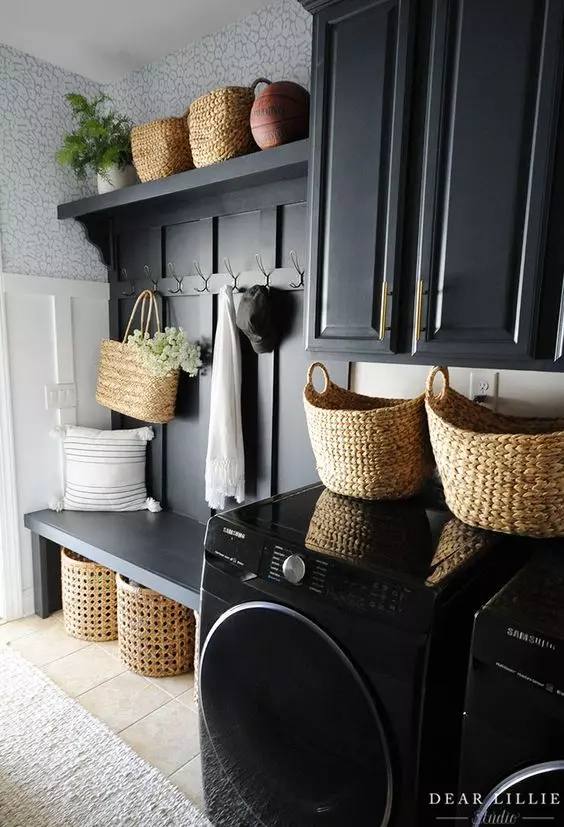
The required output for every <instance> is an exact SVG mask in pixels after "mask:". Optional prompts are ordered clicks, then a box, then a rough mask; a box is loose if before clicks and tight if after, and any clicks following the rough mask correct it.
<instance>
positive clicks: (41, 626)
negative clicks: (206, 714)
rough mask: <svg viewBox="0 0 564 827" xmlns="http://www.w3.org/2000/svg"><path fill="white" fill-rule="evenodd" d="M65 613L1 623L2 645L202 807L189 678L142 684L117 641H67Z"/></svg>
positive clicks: (191, 682) (197, 750)
mask: <svg viewBox="0 0 564 827" xmlns="http://www.w3.org/2000/svg"><path fill="white" fill-rule="evenodd" d="M62 621H63V617H62V612H57V613H56V614H54V615H52V616H51V617H49V618H47V619H46V620H42V619H41V618H39V617H36V616H32V617H26V618H24V619H23V620H15V621H13V622H12V623H4V624H2V625H0V645H2V644H5V645H7V646H9V647H11V648H13V649H16V650H17V651H18V652H20V654H21V655H22V656H23V657H24V658H26V659H27V660H29V661H31V662H32V663H34V664H35V665H36V666H39V667H40V668H41V669H42V670H43V672H45V674H46V675H48V676H49V677H50V678H51V680H52V681H54V682H55V683H56V684H58V685H59V686H60V687H61V689H63V690H64V691H65V692H66V693H67V694H68V695H70V696H71V697H73V698H76V700H77V701H78V702H79V703H80V704H82V706H84V707H85V708H86V709H87V710H88V711H89V712H90V713H91V714H92V715H94V717H95V718H98V719H99V720H100V721H103V722H104V723H105V724H107V726H109V727H110V728H111V729H112V730H113V731H114V732H116V733H118V734H119V736H120V738H123V740H124V741H125V742H126V743H128V744H129V745H130V746H131V747H132V748H133V749H134V750H135V751H136V752H137V753H138V754H139V755H140V756H141V757H142V758H144V759H145V760H146V761H148V762H149V764H152V765H153V766H154V767H157V769H159V770H160V771H161V772H162V773H163V774H164V775H166V776H168V777H169V778H170V780H171V781H172V782H173V783H174V784H176V786H177V787H178V788H179V789H180V790H182V792H183V793H184V794H185V795H186V796H187V797H188V798H189V799H190V800H191V801H192V802H193V803H194V804H195V805H196V806H197V807H200V808H203V801H202V780H201V765H200V755H199V751H200V746H199V740H198V716H197V714H196V709H195V707H194V703H193V694H192V693H193V686H194V678H193V675H192V674H189V675H181V676H179V677H177V678H143V677H141V676H140V675H136V674H135V673H134V672H131V671H130V670H129V669H127V668H126V667H125V666H124V665H123V664H122V663H121V661H120V660H119V657H118V648H117V642H115V641H113V642H111V643H87V642H86V641H82V640H76V639H75V638H72V637H70V636H69V635H67V633H66V632H65V630H64V627H63V622H62Z"/></svg>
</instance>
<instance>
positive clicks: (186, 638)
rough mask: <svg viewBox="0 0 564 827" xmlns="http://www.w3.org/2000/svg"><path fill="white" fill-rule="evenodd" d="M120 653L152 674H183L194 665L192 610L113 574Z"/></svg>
mask: <svg viewBox="0 0 564 827" xmlns="http://www.w3.org/2000/svg"><path fill="white" fill-rule="evenodd" d="M116 582H117V597H118V641H119V655H120V658H121V660H122V661H123V663H125V665H126V666H128V667H129V668H130V669H132V670H133V671H134V672H138V673H139V674H140V675H147V676H148V677H152V678H166V677H170V676H172V675H182V674H184V673H185V672H188V671H189V670H190V669H192V667H193V665H194V642H195V622H194V612H192V611H191V610H190V609H187V608H186V607H185V606H181V605H180V603H176V602H175V601H174V600H170V599H169V598H168V597H163V595H162V594H158V592H154V591H152V589H145V588H143V586H139V585H137V584H134V583H129V582H127V580H126V579H125V578H123V577H121V575H119V574H118V575H117V576H116Z"/></svg>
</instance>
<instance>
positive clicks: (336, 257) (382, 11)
mask: <svg viewBox="0 0 564 827" xmlns="http://www.w3.org/2000/svg"><path fill="white" fill-rule="evenodd" d="M302 2H303V4H304V5H305V6H306V8H309V9H310V10H311V11H313V13H314V44H313V52H314V59H313V77H312V112H313V121H312V158H311V168H310V181H309V187H310V230H311V235H310V269H309V273H310V277H309V286H308V294H309V309H308V322H307V330H308V334H307V346H308V348H309V349H310V350H317V351H325V352H328V353H343V354H346V355H347V357H348V358H352V359H359V360H363V359H368V360H371V359H372V360H381V361H395V362H398V361H403V362H419V363H421V362H423V363H431V362H446V363H449V362H450V363H451V364H466V365H469V366H472V365H479V366H483V367H486V366H488V365H491V366H492V367H503V366H508V367H512V366H513V367H520V368H527V367H530V368H533V369H534V368H541V369H547V368H550V367H551V366H554V368H555V369H562V368H563V367H564V365H562V364H561V363H564V359H562V358H561V356H562V351H563V350H564V333H563V329H564V310H562V311H560V312H558V309H559V307H560V303H561V287H562V272H563V271H564V249H563V245H562V244H559V241H558V239H559V238H560V236H561V235H562V234H563V232H564V231H562V230H561V227H562V219H563V217H564V216H563V213H564V209H563V207H564V181H563V180H559V179H562V178H563V177H564V176H556V175H555V174H554V172H555V164H556V167H557V166H558V163H559V162H558V157H557V156H558V151H559V150H558V147H559V143H560V142H561V136H560V135H559V132H560V128H559V126H558V121H559V116H560V105H561V98H562V67H563V52H564V47H563V27H564V0H409V1H408V0H380V1H378V0H339V1H338V2H329V0H302ZM555 225H558V227H556V226H555ZM551 239H552V241H551ZM556 306H557V307H556ZM562 306H563V307H564V303H563V305H562ZM555 308H556V309H555Z"/></svg>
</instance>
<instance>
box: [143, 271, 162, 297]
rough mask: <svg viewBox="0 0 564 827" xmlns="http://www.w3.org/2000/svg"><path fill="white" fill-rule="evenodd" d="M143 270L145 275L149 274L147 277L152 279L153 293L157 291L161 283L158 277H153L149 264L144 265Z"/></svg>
mask: <svg viewBox="0 0 564 827" xmlns="http://www.w3.org/2000/svg"><path fill="white" fill-rule="evenodd" d="M143 270H144V271H145V275H146V276H147V278H148V279H149V281H150V282H151V284H152V285H153V293H156V292H157V287H158V284H159V281H158V279H156V280H155V279H154V278H153V277H152V275H151V268H150V267H149V265H148V264H145V265H143Z"/></svg>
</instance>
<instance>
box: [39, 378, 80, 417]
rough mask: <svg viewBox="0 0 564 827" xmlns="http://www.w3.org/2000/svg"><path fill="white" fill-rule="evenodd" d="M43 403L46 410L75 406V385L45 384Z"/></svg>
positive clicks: (58, 409) (59, 409)
mask: <svg viewBox="0 0 564 827" xmlns="http://www.w3.org/2000/svg"><path fill="white" fill-rule="evenodd" d="M45 405H46V407H47V410H48V411H61V410H63V409H64V408H76V385H75V384H68V385H45Z"/></svg>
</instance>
